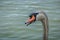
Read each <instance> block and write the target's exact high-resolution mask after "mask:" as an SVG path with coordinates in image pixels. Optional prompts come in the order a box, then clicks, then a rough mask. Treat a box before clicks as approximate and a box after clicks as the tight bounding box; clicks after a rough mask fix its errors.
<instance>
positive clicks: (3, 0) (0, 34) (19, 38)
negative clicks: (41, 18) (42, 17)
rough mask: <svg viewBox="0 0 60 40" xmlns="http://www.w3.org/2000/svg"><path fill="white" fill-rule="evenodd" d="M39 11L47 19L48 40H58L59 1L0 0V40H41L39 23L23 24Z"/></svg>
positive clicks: (59, 30) (59, 29) (59, 34)
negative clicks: (44, 13)
mask: <svg viewBox="0 0 60 40" xmlns="http://www.w3.org/2000/svg"><path fill="white" fill-rule="evenodd" d="M40 10H43V11H44V12H46V14H47V15H48V18H49V40H60V0H0V40H42V37H43V26H42V24H41V23H39V22H35V23H33V24H31V25H30V26H28V27H27V26H26V25H25V24H24V22H25V20H26V19H27V17H28V15H29V14H30V13H32V12H36V11H40Z"/></svg>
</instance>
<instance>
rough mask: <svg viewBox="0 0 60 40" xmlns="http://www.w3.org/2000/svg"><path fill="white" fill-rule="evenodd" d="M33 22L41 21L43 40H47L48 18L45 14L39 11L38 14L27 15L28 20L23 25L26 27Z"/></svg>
mask: <svg viewBox="0 0 60 40" xmlns="http://www.w3.org/2000/svg"><path fill="white" fill-rule="evenodd" d="M35 21H41V22H42V25H43V29H44V30H43V31H44V34H43V40H48V31H49V29H48V17H47V15H46V14H45V12H43V11H41V12H38V13H32V14H30V15H29V18H28V19H27V21H26V22H25V24H26V25H27V26H28V25H30V24H31V23H33V22H35Z"/></svg>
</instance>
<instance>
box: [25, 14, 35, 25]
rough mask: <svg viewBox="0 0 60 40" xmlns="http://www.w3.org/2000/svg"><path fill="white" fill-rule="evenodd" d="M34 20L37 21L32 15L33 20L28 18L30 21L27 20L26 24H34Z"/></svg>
mask: <svg viewBox="0 0 60 40" xmlns="http://www.w3.org/2000/svg"><path fill="white" fill-rule="evenodd" d="M34 20H35V16H34V15H32V17H31V18H28V20H27V22H26V23H25V24H26V25H27V26H28V25H29V24H31V23H32V22H34Z"/></svg>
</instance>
